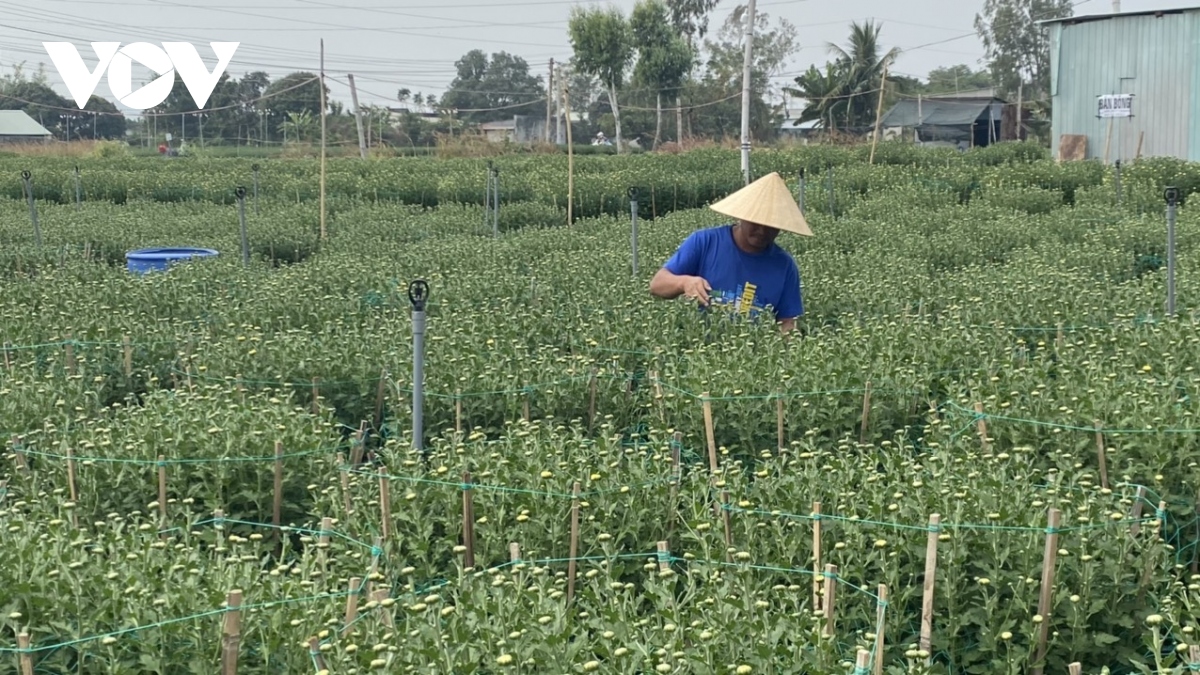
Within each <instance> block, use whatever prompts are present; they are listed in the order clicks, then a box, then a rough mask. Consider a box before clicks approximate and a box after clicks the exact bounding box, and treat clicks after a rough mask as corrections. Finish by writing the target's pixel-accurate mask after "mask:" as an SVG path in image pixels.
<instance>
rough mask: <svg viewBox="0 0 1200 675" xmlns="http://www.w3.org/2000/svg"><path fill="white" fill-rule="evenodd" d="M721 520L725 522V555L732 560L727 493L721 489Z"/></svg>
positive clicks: (731, 536)
mask: <svg viewBox="0 0 1200 675" xmlns="http://www.w3.org/2000/svg"><path fill="white" fill-rule="evenodd" d="M721 520H722V521H724V523H725V557H726V558H728V559H729V560H732V559H733V558H732V555H733V553H732V551H731V550H730V549H732V548H733V531H732V529H731V527H730V523H729V493H728V492H726V491H724V490H722V491H721Z"/></svg>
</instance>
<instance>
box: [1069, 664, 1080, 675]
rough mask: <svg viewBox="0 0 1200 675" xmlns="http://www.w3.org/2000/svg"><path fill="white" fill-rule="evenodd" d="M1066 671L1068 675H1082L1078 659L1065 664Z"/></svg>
mask: <svg viewBox="0 0 1200 675" xmlns="http://www.w3.org/2000/svg"><path fill="white" fill-rule="evenodd" d="M1067 672H1068V673H1070V675H1083V664H1082V663H1080V662H1078V661H1076V662H1075V663H1070V664H1067Z"/></svg>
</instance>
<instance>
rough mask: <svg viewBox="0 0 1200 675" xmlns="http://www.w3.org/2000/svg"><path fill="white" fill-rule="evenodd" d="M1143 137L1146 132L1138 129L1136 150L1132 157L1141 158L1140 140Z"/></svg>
mask: <svg viewBox="0 0 1200 675" xmlns="http://www.w3.org/2000/svg"><path fill="white" fill-rule="evenodd" d="M1145 138H1146V132H1145V131H1139V132H1138V144H1137V152H1136V153H1135V154H1134V157H1133V158H1134V159H1141V158H1142V140H1144V139H1145Z"/></svg>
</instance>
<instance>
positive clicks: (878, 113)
mask: <svg viewBox="0 0 1200 675" xmlns="http://www.w3.org/2000/svg"><path fill="white" fill-rule="evenodd" d="M887 73H888V64H886V63H885V64H884V65H883V77H881V78H880V79H879V104H878V105H877V106H876V108H875V135H874V136H873V137H872V138H871V159H870V161H869V162H867V163H868V164H871V165H874V164H875V145H876V144H878V143H879V133H880V132H879V125H880V123H881V122H882V121H883V95H884V93H885V91H886V89H887Z"/></svg>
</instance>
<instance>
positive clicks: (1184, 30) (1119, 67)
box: [1048, 12, 1200, 162]
mask: <svg viewBox="0 0 1200 675" xmlns="http://www.w3.org/2000/svg"><path fill="white" fill-rule="evenodd" d="M1198 18H1200V14H1198V13H1197V12H1183V13H1165V14H1163V16H1161V17H1155V16H1153V15H1141V16H1128V17H1120V16H1117V17H1113V18H1108V19H1103V20H1095V21H1085V22H1083V23H1078V24H1073V25H1072V24H1065V23H1055V24H1051V25H1050V26H1048V28H1049V30H1050V35H1051V39H1052V40H1051V74H1052V78H1053V84H1052V86H1051V91H1052V92H1053V97H1052V98H1053V106H1054V108H1053V123H1052V133H1053V135H1054V140H1053V144H1054V149H1055V151H1057V148H1058V141H1059V138H1061V136H1062V135H1063V134H1084V135H1086V136H1087V137H1088V157H1089V158H1101V159H1103V158H1104V157H1105V156H1106V152H1105V151H1106V148H1107V157H1108V161H1109V162H1113V161H1115V160H1117V159H1122V160H1131V159H1133V158H1134V156H1135V155H1136V154H1137V151H1138V143H1139V139H1140V141H1141V154H1142V156H1143V157H1147V156H1171V157H1180V158H1189V159H1200V153H1198V152H1197V150H1200V133H1197V129H1196V128H1197V127H1198V126H1200V122H1197V121H1195V120H1193V117H1194V116H1193V114H1192V111H1193V110H1200V108H1197V107H1195V105H1194V102H1195V101H1196V100H1200V99H1198V98H1197V97H1198V96H1200V94H1198V93H1197V92H1196V89H1197V87H1196V86H1195V85H1196V84H1197V78H1198V77H1200V69H1198V68H1196V64H1195V59H1196V56H1197V50H1196V46H1195V44H1194V43H1195V41H1196V40H1197V38H1198V37H1200V32H1198V31H1197V27H1198V25H1200V23H1198ZM1101 94H1133V95H1134V100H1133V117H1130V118H1117V119H1113V120H1112V123H1111V125H1110V123H1109V120H1107V119H1100V118H1099V117H1097V114H1096V97H1097V96H1100V95H1101Z"/></svg>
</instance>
